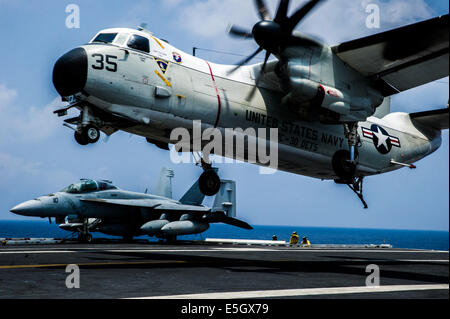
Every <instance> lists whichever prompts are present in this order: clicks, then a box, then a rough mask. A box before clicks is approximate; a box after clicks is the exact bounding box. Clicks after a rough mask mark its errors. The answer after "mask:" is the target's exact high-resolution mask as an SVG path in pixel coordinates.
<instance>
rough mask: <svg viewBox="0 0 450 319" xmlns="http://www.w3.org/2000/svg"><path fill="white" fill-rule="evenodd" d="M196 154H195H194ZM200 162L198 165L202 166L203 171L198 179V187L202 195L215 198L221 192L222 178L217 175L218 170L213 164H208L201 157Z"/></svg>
mask: <svg viewBox="0 0 450 319" xmlns="http://www.w3.org/2000/svg"><path fill="white" fill-rule="evenodd" d="M193 154H194V153H193ZM199 157H200V160H198V161H197V164H196V165H201V166H202V169H203V173H202V175H200V178H199V179H198V187H199V188H200V191H201V192H202V194H204V195H206V196H214V195H216V194H217V193H218V192H219V190H220V177H219V175H217V170H218V169H217V168H215V167H212V164H211V163H207V162H205V161H204V160H203V158H202V157H201V156H200V155H199Z"/></svg>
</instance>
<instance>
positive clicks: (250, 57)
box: [228, 48, 263, 75]
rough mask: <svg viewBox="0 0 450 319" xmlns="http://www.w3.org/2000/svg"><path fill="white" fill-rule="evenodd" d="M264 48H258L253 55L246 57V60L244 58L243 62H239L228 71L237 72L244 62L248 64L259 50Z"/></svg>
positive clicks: (229, 72) (230, 72)
mask: <svg viewBox="0 0 450 319" xmlns="http://www.w3.org/2000/svg"><path fill="white" fill-rule="evenodd" d="M262 50H263V48H259V49H258V50H256V51H255V52H254V53H253V54H252V55H250V56H248V57H247V58H245V60H242V61H241V62H239V64H238V65H237V66H236V67H234V68H233V69H231V70H230V71H228V75H230V74H232V73H234V72H236V70H237V69H239V68H240V67H241V66H243V65H244V64H247V63H248V62H249V61H250V60H251V59H253V58H254V57H255V56H256V55H257V54H258V53H259V52H261V51H262Z"/></svg>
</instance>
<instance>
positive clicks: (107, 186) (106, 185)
mask: <svg viewBox="0 0 450 319" xmlns="http://www.w3.org/2000/svg"><path fill="white" fill-rule="evenodd" d="M97 183H98V187H99V190H101V191H104V190H108V189H117V187H116V186H114V185H111V184H109V183H106V182H97Z"/></svg>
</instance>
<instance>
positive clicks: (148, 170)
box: [0, 0, 449, 231]
mask: <svg viewBox="0 0 450 319" xmlns="http://www.w3.org/2000/svg"><path fill="white" fill-rule="evenodd" d="M267 3H268V4H269V6H270V9H271V12H272V14H273V13H274V12H275V9H276V6H277V1H275V0H273V1H271V0H267ZM301 3H304V1H300V0H298V1H292V4H291V7H290V8H291V11H292V10H294V9H295V8H296V7H298V6H299V5H300V4H301ZM371 3H374V4H377V5H378V6H379V8H380V28H379V29H368V28H367V27H366V25H365V20H366V18H367V13H366V11H365V8H366V7H367V5H368V4H371ZM69 4H76V5H78V7H79V8H80V28H76V29H69V28H67V27H66V23H65V22H66V18H67V16H68V15H69V13H66V7H67V5H69ZM448 10H449V8H448V2H447V1H442V0H427V1H425V0H390V1H387V0H384V1H381V0H371V1H369V0H362V1H359V0H334V1H333V0H329V1H327V2H325V3H324V4H322V5H321V6H320V7H319V8H318V9H317V10H315V11H314V12H313V13H312V14H311V15H309V16H308V17H307V18H306V19H305V20H304V22H302V23H301V24H300V25H299V26H298V29H299V30H301V31H302V32H305V33H308V34H311V35H313V36H316V37H318V38H320V39H322V40H323V41H325V42H327V43H328V44H330V45H333V44H338V43H341V42H343V41H348V40H352V39H356V38H359V37H362V36H367V35H370V34H374V33H378V32H381V31H384V30H389V29H392V28H396V27H400V26H403V25H406V24H410V23H414V22H417V21H422V20H426V19H429V18H432V17H435V16H438V15H442V14H446V13H448ZM257 21H258V17H257V14H256V10H255V8H254V4H253V1H251V0H227V1H223V0H164V1H157V0H146V1H133V0H130V1H118V0H112V1H111V0H108V1H99V0H97V1H92V0H91V1H87V0H83V1H81V0H80V1H75V0H72V1H50V0H39V1H37V0H0V38H1V39H2V44H1V48H2V50H0V220H6V219H23V217H20V216H16V215H14V214H12V213H10V212H9V209H10V208H11V207H13V206H14V205H16V204H18V203H20V202H22V201H25V200H28V199H32V198H35V197H37V196H40V195H43V194H48V193H51V192H55V191H58V190H60V189H62V188H64V187H65V186H67V185H69V184H71V183H73V182H76V181H77V180H78V179H79V178H96V179H110V180H112V181H113V182H114V183H115V184H116V185H117V186H118V187H120V188H122V189H128V190H132V191H141V192H143V191H144V190H145V189H146V188H148V189H149V190H150V191H151V190H152V189H153V187H154V185H155V184H156V181H157V178H158V176H159V172H160V168H161V167H162V166H166V167H171V168H172V169H174V171H175V178H174V180H173V191H174V198H176V199H178V198H180V197H181V196H182V195H183V193H184V192H185V191H186V190H187V189H188V188H189V187H190V185H191V184H192V183H193V182H194V181H195V179H196V178H197V177H198V176H199V175H200V174H201V172H202V171H201V169H200V168H199V167H195V166H194V165H193V164H177V165H175V164H173V163H172V162H171V161H170V158H169V153H168V152H166V151H163V150H160V149H157V148H156V147H154V146H152V145H150V144H147V143H146V141H145V139H144V138H143V137H139V136H132V135H130V134H128V133H124V132H119V133H116V134H114V135H113V136H111V137H110V138H109V139H108V140H107V141H105V139H104V136H102V138H101V140H100V141H99V142H98V143H97V144H94V145H89V146H85V147H82V146H79V145H78V144H76V142H75V141H74V139H73V131H71V130H69V129H68V128H65V127H63V126H62V119H60V118H58V117H57V116H55V115H54V114H52V111H53V110H54V109H56V108H58V107H59V106H61V105H62V104H61V100H60V98H59V97H58V94H57V92H56V91H55V89H54V87H53V85H52V82H51V76H52V69H53V65H54V63H55V62H56V60H57V59H58V58H59V57H60V56H61V55H63V54H64V53H66V52H67V51H69V50H71V49H72V48H75V47H77V46H79V45H82V44H85V43H87V42H88V41H89V40H90V39H91V38H92V37H93V36H94V35H95V34H96V33H97V32H98V31H99V30H101V29H104V28H109V27H136V26H138V25H140V24H141V23H147V25H148V29H150V30H151V31H152V32H153V33H154V34H155V35H156V36H158V37H160V38H164V39H167V40H169V41H170V43H171V44H172V45H174V46H175V47H177V48H179V49H180V50H182V51H184V52H188V53H190V52H192V47H194V46H195V47H199V48H207V49H213V50H219V51H226V52H231V53H234V54H240V55H248V54H250V53H251V52H253V51H254V50H256V48H257V47H256V44H255V43H254V42H253V41H243V40H236V39H232V38H230V37H229V36H227V34H226V29H227V26H228V25H229V24H237V25H240V26H242V27H247V28H249V29H250V28H251V27H252V26H253V24H255V23H256V22H257ZM198 56H200V57H201V58H204V59H207V60H209V61H212V62H215V63H226V64H228V63H230V64H233V63H237V62H238V61H239V60H241V59H242V57H239V56H235V55H224V54H217V53H212V52H209V51H198ZM255 62H258V60H255ZM448 98H449V89H448V78H445V79H442V80H439V81H436V82H433V83H430V84H427V85H424V86H421V87H419V88H416V89H412V90H409V91H407V92H403V93H400V94H398V95H396V96H394V97H393V99H392V111H398V112H417V111H425V110H430V109H435V108H442V107H445V106H446V105H447V101H448ZM217 166H218V167H219V170H220V171H219V172H220V176H221V177H222V178H226V179H233V180H235V181H236V183H237V214H238V217H239V218H242V219H244V220H246V221H247V222H249V223H251V224H255V225H297V226H318V227H351V228H387V229H421V230H447V231H448V229H449V138H448V131H444V132H443V142H442V147H441V148H440V149H439V150H438V151H437V152H435V153H434V154H432V155H431V156H429V157H427V158H425V159H423V160H421V161H419V162H418V163H417V167H418V168H417V169H416V170H410V169H407V168H405V169H400V170H397V171H395V172H391V173H388V174H383V175H378V176H374V177H369V178H367V179H366V180H365V185H364V188H365V196H366V201H367V202H368V205H369V209H368V210H364V209H363V208H362V205H361V203H360V201H359V200H358V198H357V197H356V196H355V195H354V194H353V193H352V192H351V191H350V190H349V189H348V188H347V187H346V186H344V185H336V184H334V182H332V181H320V180H316V179H312V178H309V177H304V176H301V175H294V174H290V173H285V172H277V173H276V174H274V175H260V174H259V167H258V166H255V165H251V164H244V163H234V164H218V165H217ZM208 202H209V203H210V202H211V199H207V203H208Z"/></svg>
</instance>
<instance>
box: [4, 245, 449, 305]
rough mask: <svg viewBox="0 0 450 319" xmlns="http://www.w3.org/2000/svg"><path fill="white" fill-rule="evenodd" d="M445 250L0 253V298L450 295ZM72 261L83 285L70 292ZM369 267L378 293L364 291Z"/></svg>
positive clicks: (105, 248)
mask: <svg viewBox="0 0 450 319" xmlns="http://www.w3.org/2000/svg"><path fill="white" fill-rule="evenodd" d="M448 260H449V256H448V252H439V251H422V250H404V249H386V248H383V249H381V248H378V249H377V248H369V249H364V248H356V249H348V248H345V249H339V248H321V249H313V248H299V247H273V246H241V245H218V244H203V245H199V244H188V243H180V244H170V245H167V244H156V243H154V244H153V243H146V244H144V243H134V244H117V243H115V244H112V243H111V244H108V243H106V244H105V243H101V244H90V245H81V244H58V245H29V246H25V245H17V246H3V247H0V298H58V299H59V298H88V299H92V298H164V299H168V298H188V299H196V298H200V299H207V298H214V299H230V298H240V299H242V298H408V299H410V298H448V297H449V288H448V282H449V268H448V266H449V264H448ZM69 264H75V265H78V267H79V270H80V281H79V282H80V288H72V289H68V288H67V287H66V279H67V276H69V275H71V274H72V273H71V272H66V266H67V265H69ZM368 265H376V266H377V267H379V271H380V286H379V287H367V286H366V279H367V276H369V275H370V274H371V273H368V272H366V267H367V266H368Z"/></svg>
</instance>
